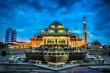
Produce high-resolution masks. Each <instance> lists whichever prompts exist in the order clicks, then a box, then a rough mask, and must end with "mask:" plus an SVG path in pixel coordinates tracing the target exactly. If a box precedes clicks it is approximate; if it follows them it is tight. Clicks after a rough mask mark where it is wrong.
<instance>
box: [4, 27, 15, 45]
mask: <svg viewBox="0 0 110 73" xmlns="http://www.w3.org/2000/svg"><path fill="white" fill-rule="evenodd" d="M16 36H17V32H16V30H14V29H12V28H8V29H7V30H6V38H5V43H9V42H16Z"/></svg>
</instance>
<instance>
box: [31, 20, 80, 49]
mask: <svg viewBox="0 0 110 73" xmlns="http://www.w3.org/2000/svg"><path fill="white" fill-rule="evenodd" d="M30 43H31V44H32V47H35V48H36V47H40V46H41V45H48V44H60V45H65V44H67V45H70V46H71V47H75V46H82V39H81V38H80V37H79V36H77V35H75V34H73V33H72V32H71V30H70V29H68V28H64V25H63V24H61V23H59V22H58V21H57V20H56V21H55V22H53V23H52V24H50V25H49V27H48V28H44V29H43V30H42V31H41V33H40V34H39V35H34V37H33V38H31V39H30Z"/></svg>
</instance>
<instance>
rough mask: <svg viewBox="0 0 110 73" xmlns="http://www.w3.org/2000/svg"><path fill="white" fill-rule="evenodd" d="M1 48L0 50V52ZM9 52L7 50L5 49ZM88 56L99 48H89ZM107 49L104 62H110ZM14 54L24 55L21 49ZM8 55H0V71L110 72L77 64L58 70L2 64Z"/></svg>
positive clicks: (13, 72) (33, 72) (43, 72)
mask: <svg viewBox="0 0 110 73" xmlns="http://www.w3.org/2000/svg"><path fill="white" fill-rule="evenodd" d="M1 51H2V50H0V53H1ZM6 51H7V52H9V50H6ZM90 51H91V52H90V55H89V57H92V56H94V54H95V55H99V53H100V52H99V50H90ZM108 51H109V50H105V51H104V55H103V56H102V57H103V58H104V59H105V60H106V63H110V57H109V56H108V55H107V53H108ZM14 55H15V56H20V57H22V58H23V57H24V55H23V52H22V50H14ZM9 57H10V55H9V54H8V55H6V56H5V57H3V56H1V55H0V73H110V72H101V71H99V70H92V69H90V68H89V67H88V66H78V67H72V68H69V69H65V70H60V71H57V72H56V71H52V70H49V69H45V68H40V67H36V66H34V65H30V64H3V63H4V62H7V61H6V60H7V58H9Z"/></svg>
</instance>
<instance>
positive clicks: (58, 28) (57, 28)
mask: <svg viewBox="0 0 110 73" xmlns="http://www.w3.org/2000/svg"><path fill="white" fill-rule="evenodd" d="M43 30H70V29H68V28H44V29H43Z"/></svg>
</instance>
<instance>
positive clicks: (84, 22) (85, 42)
mask: <svg viewBox="0 0 110 73" xmlns="http://www.w3.org/2000/svg"><path fill="white" fill-rule="evenodd" d="M83 26H84V27H83V29H84V30H83V33H84V34H83V41H84V45H86V44H87V31H86V18H85V16H84V18H83Z"/></svg>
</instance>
